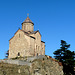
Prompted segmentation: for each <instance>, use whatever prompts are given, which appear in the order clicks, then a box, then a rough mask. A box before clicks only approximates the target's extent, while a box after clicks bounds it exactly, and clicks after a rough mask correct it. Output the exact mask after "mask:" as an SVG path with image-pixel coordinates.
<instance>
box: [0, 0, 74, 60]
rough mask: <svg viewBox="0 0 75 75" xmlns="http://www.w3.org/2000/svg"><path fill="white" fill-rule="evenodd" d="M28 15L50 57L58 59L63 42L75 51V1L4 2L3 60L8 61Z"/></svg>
mask: <svg viewBox="0 0 75 75" xmlns="http://www.w3.org/2000/svg"><path fill="white" fill-rule="evenodd" d="M27 13H29V17H30V19H31V20H32V21H33V23H34V30H39V31H40V33H41V35H42V40H43V41H45V42H46V43H45V44H46V49H45V54H46V55H50V56H54V55H53V52H54V51H55V50H57V49H59V48H60V40H65V41H66V42H67V43H68V44H71V47H70V50H71V51H75V0H0V59H3V58H5V53H6V51H7V50H8V49H9V39H10V38H11V37H12V36H13V35H14V33H15V32H16V31H17V30H18V28H19V27H20V28H21V23H22V22H23V21H24V20H25V19H26V17H27Z"/></svg>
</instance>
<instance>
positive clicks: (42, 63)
mask: <svg viewBox="0 0 75 75" xmlns="http://www.w3.org/2000/svg"><path fill="white" fill-rule="evenodd" d="M0 61H1V62H0V74H1V75H63V67H62V66H60V65H59V64H58V62H55V61H53V60H52V59H49V58H47V57H45V56H37V57H29V58H28V59H27V61H24V60H23V61H22V60H4V61H3V60H0ZM30 61H31V62H30ZM4 62H5V63H4ZM7 62H9V63H10V64H6V63H7ZM18 62H19V64H18ZM12 63H13V64H12ZM15 63H17V64H18V65H15ZM29 63H30V64H29Z"/></svg>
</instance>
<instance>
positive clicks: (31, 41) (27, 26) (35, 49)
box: [8, 16, 45, 59]
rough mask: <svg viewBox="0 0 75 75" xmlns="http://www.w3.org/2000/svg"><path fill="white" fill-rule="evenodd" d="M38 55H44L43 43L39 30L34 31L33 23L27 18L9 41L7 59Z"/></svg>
mask: <svg viewBox="0 0 75 75" xmlns="http://www.w3.org/2000/svg"><path fill="white" fill-rule="evenodd" d="M38 55H45V42H44V41H41V34H40V32H39V30H37V31H34V23H33V22H32V21H31V20H30V18H29V16H27V18H26V19H25V21H24V22H23V23H22V29H18V30H17V31H16V33H15V34H14V36H13V37H12V38H11V39H10V40H9V56H8V58H9V59H10V58H15V57H18V56H21V57H25V56H38Z"/></svg>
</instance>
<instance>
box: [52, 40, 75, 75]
mask: <svg viewBox="0 0 75 75" xmlns="http://www.w3.org/2000/svg"><path fill="white" fill-rule="evenodd" d="M60 45H61V47H60V49H57V50H56V51H55V52H54V53H53V54H54V55H55V56H54V57H55V59H57V60H59V62H62V64H63V71H64V74H65V75H71V74H72V75H74V74H75V73H74V66H75V60H74V58H75V52H74V51H73V52H71V51H70V50H68V48H69V47H70V44H67V43H66V41H64V40H61V44H60Z"/></svg>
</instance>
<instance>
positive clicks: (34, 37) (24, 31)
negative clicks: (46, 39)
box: [9, 29, 35, 41]
mask: <svg viewBox="0 0 75 75" xmlns="http://www.w3.org/2000/svg"><path fill="white" fill-rule="evenodd" d="M19 30H21V29H18V30H17V31H16V32H15V34H16V33H17V32H18V31H19ZM21 31H22V32H24V34H25V35H27V36H29V34H28V33H27V32H25V31H24V30H21ZM15 34H14V35H15ZM13 37H14V36H13ZM13 37H12V38H13ZM29 37H31V38H33V39H35V37H33V36H29ZM12 38H11V39H12ZM11 39H10V40H11ZM10 40H9V41H10Z"/></svg>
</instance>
